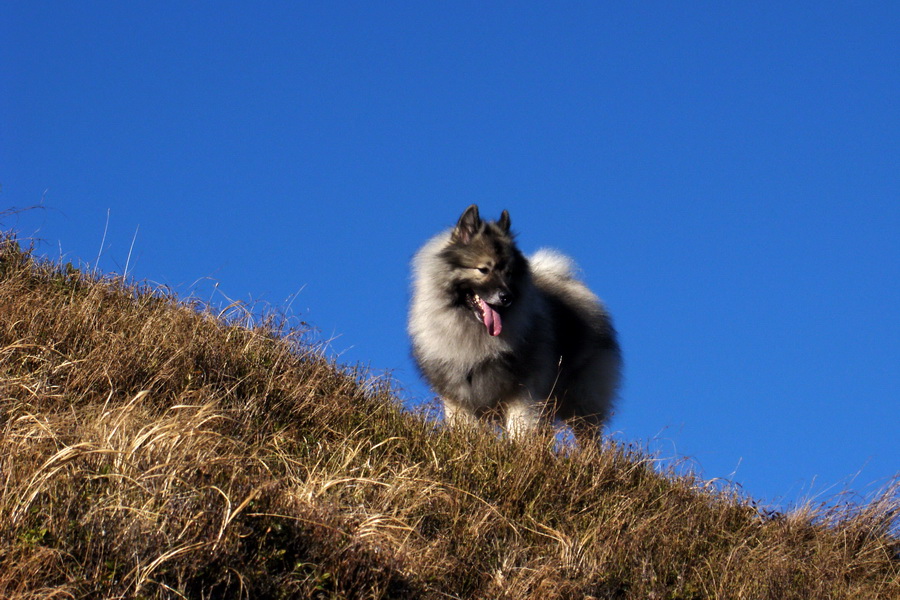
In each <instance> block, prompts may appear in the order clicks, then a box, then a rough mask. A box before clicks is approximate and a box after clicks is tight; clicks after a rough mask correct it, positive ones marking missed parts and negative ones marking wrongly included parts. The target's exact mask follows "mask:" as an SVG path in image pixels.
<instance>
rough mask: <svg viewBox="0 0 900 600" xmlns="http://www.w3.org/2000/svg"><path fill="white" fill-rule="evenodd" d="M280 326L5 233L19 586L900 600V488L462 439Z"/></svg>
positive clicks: (58, 593) (7, 571) (248, 593)
mask: <svg viewBox="0 0 900 600" xmlns="http://www.w3.org/2000/svg"><path fill="white" fill-rule="evenodd" d="M308 333H309V332H305V331H302V330H301V331H297V330H294V331H288V330H287V328H286V327H285V324H284V323H283V322H281V321H279V320H278V319H277V318H270V319H268V320H265V321H264V322H263V323H262V324H258V325H254V326H251V327H245V326H242V325H240V324H239V322H238V320H236V319H233V318H229V316H228V315H227V314H226V315H216V314H212V313H211V312H210V309H209V308H207V307H205V306H202V305H200V304H197V303H192V304H186V303H183V302H179V301H178V300H177V299H176V298H174V297H173V296H172V295H171V294H170V293H168V292H166V291H165V290H160V289H154V288H150V287H148V286H144V285H140V284H123V283H122V282H121V281H120V279H113V278H111V277H103V276H99V275H92V274H86V273H82V272H80V271H79V270H78V269H75V268H74V267H72V266H71V265H63V266H60V265H56V264H52V263H49V262H47V261H43V260H38V259H35V258H34V257H33V255H32V254H31V252H30V251H27V250H22V249H21V248H20V245H19V243H18V242H17V241H16V240H15V239H14V238H13V237H12V236H10V235H6V236H4V237H3V238H2V240H0V597H3V598H14V599H25V598H88V597H89V598H126V597H127V598H132V597H139V598H185V597H187V598H232V597H234V598H486V599H487V598H510V599H512V598H516V599H522V598H535V599H537V598H540V599H554V598H559V599H568V598H579V599H581V598H597V599H600V598H603V599H642V600H644V599H648V598H658V599H670V600H676V599H680V600H689V599H701V598H748V599H750V598H752V599H766V598H771V599H779V600H781V599H790V598H797V599H800V598H802V599H810V598H833V599H851V598H853V599H873V598H886V599H887V598H900V558H898V551H900V541H898V538H897V536H896V527H895V524H896V522H895V520H894V519H895V515H896V514H897V509H898V506H900V499H898V490H897V487H896V486H894V487H892V488H890V489H888V490H886V491H885V492H884V493H883V494H882V495H881V496H880V497H878V498H876V499H874V500H872V501H871V502H869V503H866V504H853V503H847V504H842V505H839V506H838V507H836V508H824V507H811V506H807V507H803V508H800V509H797V510H794V511H792V512H790V513H789V514H768V513H765V512H761V511H759V510H757V508H756V507H755V504H754V503H753V502H752V500H749V499H747V498H744V497H742V496H741V495H740V494H738V493H736V492H735V491H734V490H731V489H720V488H718V489H717V488H715V487H714V486H710V485H707V484H705V483H704V482H703V481H700V480H698V479H696V478H693V477H690V476H683V475H675V474H673V473H659V472H658V470H657V469H655V468H654V466H653V461H652V460H651V458H650V457H648V456H646V454H645V453H644V452H643V451H641V450H640V449H637V448H632V447H625V446H623V445H621V444H616V443H612V442H607V443H604V444H603V445H602V446H601V447H590V448H584V449H578V450H573V449H568V450H567V451H566V452H560V451H559V449H558V448H557V443H556V439H555V437H554V434H553V432H552V431H545V432H542V433H541V434H539V435H536V436H535V437H533V438H532V439H530V440H529V441H528V443H527V444H523V443H512V442H510V441H508V440H505V439H500V438H498V437H496V436H495V435H494V434H493V433H492V432H489V431H482V430H453V431H450V430H447V429H445V428H443V427H442V426H440V425H439V424H438V423H436V422H435V421H434V420H431V419H426V418H423V417H422V416H418V415H413V414H410V413H408V412H404V411H402V410H401V409H400V408H399V402H398V401H397V400H396V399H395V397H394V395H393V394H392V393H391V391H390V389H389V384H388V383H386V382H383V381H382V382H378V381H371V380H366V378H365V375H364V374H363V373H360V372H358V371H356V370H353V369H348V368H345V367H341V366H339V365H336V364H334V363H333V362H330V361H328V360H326V359H325V358H323V355H322V352H321V351H320V348H319V347H317V346H316V345H315V344H312V343H310V341H309V339H310V336H309V335H308Z"/></svg>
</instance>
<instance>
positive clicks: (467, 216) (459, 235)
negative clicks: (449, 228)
mask: <svg viewBox="0 0 900 600" xmlns="http://www.w3.org/2000/svg"><path fill="white" fill-rule="evenodd" d="M480 228H481V217H479V216H478V206H477V205H475V204H473V205H472V206H470V207H469V208H467V209H466V210H465V212H463V214H462V216H461V217H460V218H459V221H457V223H456V228H455V229H454V230H453V236H452V237H453V241H456V242H462V243H463V244H468V243H469V242H471V241H472V238H473V237H475V234H476V233H478V230H479V229H480Z"/></svg>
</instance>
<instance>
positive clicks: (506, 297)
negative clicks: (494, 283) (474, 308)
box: [498, 292, 512, 306]
mask: <svg viewBox="0 0 900 600" xmlns="http://www.w3.org/2000/svg"><path fill="white" fill-rule="evenodd" d="M498 296H499V299H500V306H509V305H510V304H512V294H510V293H509V292H500V294H499V295H498Z"/></svg>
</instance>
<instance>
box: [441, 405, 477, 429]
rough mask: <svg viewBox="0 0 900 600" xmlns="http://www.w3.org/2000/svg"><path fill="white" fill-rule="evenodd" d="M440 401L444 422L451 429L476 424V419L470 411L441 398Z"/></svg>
mask: <svg viewBox="0 0 900 600" xmlns="http://www.w3.org/2000/svg"><path fill="white" fill-rule="evenodd" d="M442 401H443V403H444V420H445V421H447V423H449V424H450V426H451V427H458V426H460V425H463V426H472V425H474V424H475V423H477V421H478V419H477V418H476V417H475V415H474V414H473V413H472V411H470V410H468V409H466V408H463V407H462V406H460V405H459V404H456V403H454V402H451V401H449V400H447V399H446V398H442Z"/></svg>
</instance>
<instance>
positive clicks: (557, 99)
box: [0, 1, 900, 504]
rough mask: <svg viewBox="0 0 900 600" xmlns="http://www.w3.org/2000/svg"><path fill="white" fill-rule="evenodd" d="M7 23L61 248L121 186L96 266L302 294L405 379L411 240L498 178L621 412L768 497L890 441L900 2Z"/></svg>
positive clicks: (163, 10)
mask: <svg viewBox="0 0 900 600" xmlns="http://www.w3.org/2000/svg"><path fill="white" fill-rule="evenodd" d="M0 52H2V54H0V81H2V88H0V90H2V91H0V184H2V191H0V208H7V207H11V206H28V205H33V204H43V206H44V207H46V210H42V211H34V212H30V213H26V214H23V215H20V216H18V217H16V218H11V217H7V218H6V219H5V220H4V223H3V225H4V226H5V227H16V228H18V229H19V230H20V231H21V233H22V234H23V235H27V236H36V237H39V238H42V239H43V240H45V243H44V244H43V246H42V251H43V252H45V253H47V254H49V255H51V256H54V257H55V256H58V255H59V252H60V249H61V251H62V253H63V254H64V255H65V257H66V258H67V259H69V260H74V261H79V260H80V261H84V262H87V263H90V264H91V265H94V263H95V261H96V258H97V256H98V253H99V252H100V249H101V248H100V246H101V240H103V232H104V227H105V226H106V221H107V211H109V214H110V217H109V229H108V233H107V236H106V239H105V243H104V245H103V248H102V254H101V255H100V260H99V267H100V268H101V269H102V270H104V271H107V272H114V271H115V272H121V271H122V270H123V269H124V268H125V264H126V261H128V255H129V248H130V246H131V244H132V241H133V240H134V251H133V254H132V255H131V259H130V262H129V263H128V264H129V266H128V270H129V274H132V275H134V276H135V277H136V278H139V279H148V280H150V281H153V282H158V283H163V284H167V285H170V286H172V287H174V288H175V289H176V290H178V291H179V292H181V293H183V294H187V293H189V292H190V291H191V290H194V291H195V292H196V293H198V295H200V296H203V297H212V298H213V299H214V300H215V301H216V302H225V301H224V297H223V296H222V295H221V294H219V293H218V292H216V293H214V292H213V285H214V283H218V289H219V290H220V291H221V292H222V293H224V295H227V296H228V297H230V298H232V299H242V300H254V301H256V300H262V301H264V302H268V303H269V304H271V305H273V306H275V307H285V306H287V305H288V303H290V302H291V300H290V298H292V297H294V295H295V294H296V297H295V298H294V299H293V302H292V304H291V310H292V311H293V312H294V313H295V314H296V315H298V316H299V317H300V318H303V319H305V320H307V321H309V322H311V323H313V324H315V325H316V326H317V327H318V328H319V329H320V330H321V333H322V336H323V337H326V338H334V339H333V341H332V342H331V349H332V351H333V352H335V353H339V354H340V355H341V359H342V360H344V361H349V362H362V363H366V364H369V365H371V366H372V367H373V368H375V369H378V370H388V369H389V370H392V371H393V372H394V375H395V376H396V378H397V381H398V384H399V385H400V386H402V387H403V388H404V390H405V392H404V393H405V395H406V398H407V400H408V401H409V402H411V403H413V402H416V401H420V400H422V399H425V398H428V397H429V396H430V394H429V392H428V390H427V388H426V387H425V386H424V385H423V384H422V383H421V382H420V381H419V379H418V376H417V374H416V373H415V371H414V369H413V367H412V364H411V361H410V359H409V353H408V342H407V338H406V334H405V313H406V305H407V298H408V262H409V259H410V257H411V255H412V254H413V252H414V251H415V250H416V248H417V247H418V246H419V245H420V244H421V243H422V242H423V241H424V240H425V239H426V238H427V237H429V236H430V235H432V234H434V233H435V232H437V231H438V230H440V229H442V228H444V227H447V226H449V225H451V224H452V223H454V222H455V220H456V218H457V217H458V215H459V213H460V212H461V211H462V210H463V209H464V208H465V207H466V206H467V205H468V204H470V203H473V202H474V203H478V204H479V205H481V207H482V211H483V212H484V213H487V214H488V215H499V213H500V211H501V210H502V209H504V208H506V209H509V211H510V213H511V215H512V221H513V227H514V228H515V229H516V230H518V231H519V240H520V243H521V245H522V247H523V249H524V250H525V251H526V252H530V251H533V250H535V249H537V248H539V247H541V246H554V247H556V248H559V249H560V250H562V251H564V252H566V253H568V254H570V255H571V256H573V257H574V258H575V259H576V260H577V261H578V262H579V263H580V265H581V267H582V269H583V271H584V276H585V278H586V280H587V281H588V283H589V284H590V285H591V287H592V288H593V289H594V290H595V291H596V292H597V293H598V294H599V295H600V296H601V297H603V298H604V299H605V300H606V302H607V303H608V305H609V306H610V308H611V310H612V313H613V315H614V317H615V319H616V324H617V326H618V328H619V330H620V333H621V339H622V343H623V346H624V352H625V359H626V364H627V367H626V378H627V382H626V385H625V387H624V390H623V399H622V401H621V404H620V406H619V411H618V413H617V415H616V416H615V418H614V420H613V421H612V423H611V430H612V431H613V432H614V434H615V435H616V436H618V437H619V438H620V439H624V440H633V441H637V442H640V443H647V444H649V445H650V446H651V447H653V448H655V449H657V450H658V451H659V452H660V453H661V454H662V456H664V457H671V456H688V457H691V458H692V459H693V460H694V461H695V464H696V466H697V468H698V469H701V470H702V472H703V474H704V475H705V476H706V477H708V478H712V477H722V478H730V479H733V480H734V481H736V482H738V483H740V484H741V485H742V486H743V488H744V489H745V491H746V492H748V493H750V494H752V495H754V496H756V497H757V498H760V499H762V500H764V501H768V502H773V503H782V504H785V503H790V502H793V501H795V500H797V499H798V498H802V497H806V496H810V495H816V494H824V496H820V497H821V498H824V497H827V496H828V495H832V494H834V493H837V492H839V491H840V490H841V489H843V488H844V487H845V486H849V487H850V488H853V489H855V490H858V491H861V492H863V493H868V492H871V491H872V490H873V487H872V485H874V486H875V487H878V486H880V485H883V484H885V483H886V481H887V479H888V478H889V477H891V476H893V475H895V474H896V473H897V472H898V470H900V435H898V433H897V432H898V429H900V404H898V402H900V3H897V2H856V3H833V2H790V3H785V2H739V3H736V2H729V3H722V2H710V3H706V2H665V3H664V2H640V3H623V2H578V3H573V2H562V3H533V2H503V3H497V2H454V3H436V2H409V3H407V2H394V3H376V2H346V3H335V2H305V3H299V2H286V3H240V4H238V3H224V2H217V3H187V2H154V3H132V2H77V3H76V2H42V1H30V2H15V3H13V2H7V3H4V4H3V6H2V8H0ZM138 228H139V230H138ZM136 231H137V236H136V238H135V232H136ZM203 278H208V279H203ZM198 280H199V281H198ZM298 291H299V294H298V293H297V292H298ZM857 473H858V474H859V475H858V476H857V477H856V478H855V479H853V476H854V475H856V474H857Z"/></svg>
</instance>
